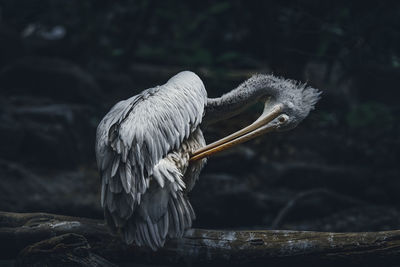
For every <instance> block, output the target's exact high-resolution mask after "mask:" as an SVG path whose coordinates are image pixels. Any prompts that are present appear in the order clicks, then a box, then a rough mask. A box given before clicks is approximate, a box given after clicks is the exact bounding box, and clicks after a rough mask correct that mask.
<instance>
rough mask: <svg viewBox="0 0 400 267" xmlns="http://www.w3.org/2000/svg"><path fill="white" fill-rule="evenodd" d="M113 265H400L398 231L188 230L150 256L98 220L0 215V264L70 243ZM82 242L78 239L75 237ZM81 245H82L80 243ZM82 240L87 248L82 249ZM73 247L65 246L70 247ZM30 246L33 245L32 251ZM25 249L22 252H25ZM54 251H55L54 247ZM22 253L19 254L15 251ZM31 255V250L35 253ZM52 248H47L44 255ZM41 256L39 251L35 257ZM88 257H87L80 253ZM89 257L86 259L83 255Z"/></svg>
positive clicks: (69, 244) (41, 214)
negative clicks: (123, 241) (38, 250)
mask: <svg viewBox="0 0 400 267" xmlns="http://www.w3.org/2000/svg"><path fill="white" fill-rule="evenodd" d="M66 234H75V235H77V236H73V239H74V240H75V239H76V240H81V241H79V242H75V241H74V242H75V243H77V244H78V246H79V247H82V246H84V247H85V250H88V253H93V255H94V257H95V258H96V257H97V255H99V256H100V257H104V258H105V259H107V260H109V261H111V262H113V263H117V264H120V263H128V262H135V263H151V264H162V265H174V264H182V263H184V264H192V265H203V264H205V263H208V264H215V265H220V264H223V263H227V262H229V263H230V265H242V264H243V265H244V264H255V265H258V264H260V265H264V264H271V263H273V264H274V265H286V264H291V263H300V262H301V263H302V264H303V263H304V264H305V263H307V264H309V265H320V264H322V263H323V264H328V265H331V264H332V265H337V264H338V263H346V264H347V263H352V264H354V263H357V264H365V263H368V265H377V266H379V265H382V264H385V266H390V265H393V266H394V265H396V264H398V262H400V230H393V231H384V232H361V233H329V232H307V231H272V230H258V231H220V230H204V229H191V230H189V231H187V233H186V234H185V236H184V238H182V239H180V240H169V241H168V242H167V243H166V245H165V247H164V248H163V249H160V250H158V251H152V250H149V249H146V248H141V247H136V246H126V245H125V244H123V243H122V242H121V240H120V239H119V238H118V237H117V236H114V235H112V234H111V233H110V232H109V231H108V229H107V227H106V226H105V225H104V223H103V221H99V220H92V219H87V218H77V217H68V216H62V215H54V214H46V213H10V212H0V247H1V249H0V259H1V260H7V259H13V258H16V257H17V256H18V255H19V254H20V253H21V254H20V256H21V255H22V256H23V255H24V254H26V253H27V251H29V250H32V247H33V248H35V247H36V248H37V247H39V248H43V247H46V246H44V245H43V243H39V245H37V244H36V245H34V244H35V243H37V242H41V241H44V240H47V239H52V238H53V239H52V240H50V241H45V242H49V244H55V243H57V244H59V243H60V242H61V243H63V240H67V241H68V240H71V236H68V235H67V236H64V237H62V238H58V239H55V240H54V238H55V237H58V236H62V235H66ZM79 236H81V237H83V238H84V239H80V238H81V237H79ZM82 240H83V241H82ZM84 240H87V242H88V246H87V245H82V244H84ZM74 242H69V241H68V242H67V245H66V247H67V246H71V244H73V243H74ZM32 245H33V246H32ZM29 246H30V247H31V249H25V250H24V248H26V247H29ZM57 247H59V246H57ZM21 251H22V252H21ZM35 251H36V250H35ZM52 252H54V249H49V253H52ZM41 253H42V252H41ZM85 255H88V254H85ZM89 256H90V255H89Z"/></svg>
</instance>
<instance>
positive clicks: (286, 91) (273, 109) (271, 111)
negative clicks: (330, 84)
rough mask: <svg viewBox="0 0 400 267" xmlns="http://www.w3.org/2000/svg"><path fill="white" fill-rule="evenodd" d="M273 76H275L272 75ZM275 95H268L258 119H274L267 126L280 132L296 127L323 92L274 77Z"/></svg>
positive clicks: (272, 84)
mask: <svg viewBox="0 0 400 267" xmlns="http://www.w3.org/2000/svg"><path fill="white" fill-rule="evenodd" d="M272 77H273V76H272ZM273 80H274V82H272V83H271V84H270V85H269V86H272V87H274V92H275V93H274V95H271V96H267V98H266V100H265V106H264V111H263V113H262V115H261V116H260V118H259V119H258V120H262V119H265V118H268V120H270V119H272V120H271V121H270V122H268V123H267V124H266V125H265V126H266V127H269V128H271V130H272V129H273V130H275V131H278V132H282V131H287V130H291V129H293V128H295V127H296V126H297V125H298V124H299V123H300V122H301V121H303V120H304V119H305V118H306V117H307V115H308V114H309V113H310V111H311V110H313V109H314V106H315V104H316V103H317V102H318V100H319V98H320V95H321V92H320V91H318V90H317V89H314V88H312V87H309V86H306V84H302V83H298V82H295V81H292V80H285V79H281V78H276V77H273Z"/></svg>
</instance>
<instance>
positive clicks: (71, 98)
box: [0, 56, 103, 105]
mask: <svg viewBox="0 0 400 267" xmlns="http://www.w3.org/2000/svg"><path fill="white" fill-rule="evenodd" d="M0 87H1V88H2V94H3V95H14V96H15V95H19V96H21V95H22V96H34V97H48V98H51V99H53V100H55V101H56V102H58V103H60V102H61V103H90V104H92V105H101V103H102V99H103V98H102V96H101V92H100V91H99V90H100V89H99V86H98V85H97V83H96V81H95V80H94V79H93V77H92V76H91V75H90V74H89V73H87V72H86V71H84V70H83V69H81V68H80V67H79V66H77V65H75V64H74V63H72V62H69V61H66V60H63V59H57V58H46V57H33V56H32V57H24V58H20V59H18V60H16V61H14V62H13V63H11V64H9V65H7V66H6V67H4V68H3V69H2V70H1V71H0Z"/></svg>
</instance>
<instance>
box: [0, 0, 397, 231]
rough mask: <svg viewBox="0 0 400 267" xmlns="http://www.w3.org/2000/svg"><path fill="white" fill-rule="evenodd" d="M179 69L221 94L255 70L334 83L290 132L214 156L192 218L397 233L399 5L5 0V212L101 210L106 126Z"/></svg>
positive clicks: (1, 37) (235, 123)
mask: <svg viewBox="0 0 400 267" xmlns="http://www.w3.org/2000/svg"><path fill="white" fill-rule="evenodd" d="M181 70H192V71H194V72H196V73H197V74H198V75H199V76H200V77H201V78H202V79H203V81H204V83H205V86H206V89H207V91H208V94H209V96H218V95H221V94H222V93H224V92H227V91H229V90H231V89H232V88H234V87H235V86H237V85H238V84H239V83H240V82H242V81H244V80H245V79H246V78H248V77H249V76H250V75H251V74H252V73H256V72H262V73H274V74H277V75H281V76H284V77H286V78H292V79H297V80H301V81H307V82H308V83H309V84H310V85H312V86H313V87H316V88H319V89H321V90H322V91H323V98H322V100H321V101H320V102H319V103H318V105H317V107H316V110H315V111H313V112H312V113H311V114H310V116H309V117H308V118H307V119H306V120H305V121H304V122H303V123H302V124H301V125H299V127H297V128H296V129H294V130H293V131H291V132H288V133H281V134H271V135H268V136H263V137H261V138H258V139H257V140H253V141H251V142H248V143H246V144H243V145H241V146H240V147H237V148H235V149H232V150H230V151H228V152H226V153H224V154H222V155H220V156H215V157H213V158H210V159H209V163H208V165H207V166H206V167H205V169H204V170H203V172H202V175H201V178H200V181H199V182H198V183H197V185H196V187H195V189H194V191H193V192H192V193H191V195H190V198H191V200H192V203H193V205H194V208H195V210H196V213H197V215H198V219H197V220H196V222H195V225H194V226H195V227H201V228H220V229H232V228H234V229H239V228H240V229H244V228H246V229H254V228H263V229H301V230H318V231H345V232H348V231H377V230H387V229H399V228H400V210H399V204H400V193H399V191H400V176H399V174H400V169H399V166H398V164H399V154H400V152H399V151H400V150H399V148H400V126H399V121H400V119H399V118H400V116H399V115H400V104H399V98H398V95H399V84H400V6H399V4H398V2H397V1H374V2H372V1H371V2H368V1H362V2H361V1H306V0H304V1H239V0H233V1H149V0H146V1H145V0H139V1H103V0H96V1H64V0H40V1H36V0H35V1H34V0H19V1H11V0H10V1H4V0H2V1H0V179H1V180H0V210H3V211H18V212H34V211H44V212H52V213H58V214H67V215H74V216H86V217H94V218H102V211H101V207H100V203H99V202H100V201H99V199H100V196H99V189H100V178H99V177H98V173H97V170H96V164H95V158H94V138H95V129H96V126H97V124H98V123H99V121H100V120H101V118H102V117H103V116H104V115H105V113H106V112H107V111H108V110H109V109H110V107H111V106H112V105H113V104H115V103H116V102H117V101H119V100H122V99H125V98H128V97H130V96H132V95H135V94H137V93H138V92H140V91H141V90H143V89H146V88H148V87H151V86H155V85H158V84H162V83H164V82H165V81H166V80H167V79H168V78H169V77H171V76H172V75H174V74H176V73H177V72H179V71H181ZM259 111H260V109H259V107H254V108H253V109H251V110H249V111H247V112H246V113H245V114H242V115H241V116H239V117H237V118H234V119H231V120H229V121H223V122H220V123H219V124H218V125H215V126H213V127H212V128H209V129H204V130H205V136H206V140H207V142H210V141H213V140H216V139H217V138H219V137H222V136H224V135H226V134H228V133H231V132H233V131H235V130H237V129H239V128H240V127H242V126H244V125H247V124H249V123H250V122H251V121H252V120H253V119H255V118H256V117H257V115H258V114H259V113H258V112H259Z"/></svg>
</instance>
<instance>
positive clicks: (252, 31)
mask: <svg viewBox="0 0 400 267" xmlns="http://www.w3.org/2000/svg"><path fill="white" fill-rule="evenodd" d="M399 6H400V5H399V2H398V1H381V2H379V1H374V2H372V1H364V2H360V1H351V2H349V1H244V0H232V1H177V0H170V1H154V0H134V1H133V0H132V1H129V0H124V1H105V0H85V1H64V0H16V1H7V0H2V1H1V2H0V7H1V10H2V12H1V13H2V16H1V20H2V23H5V24H6V25H9V26H11V27H13V28H16V29H18V30H19V31H21V32H22V31H23V30H24V29H25V28H26V27H27V26H28V25H30V24H40V25H41V26H43V27H48V28H50V27H54V26H56V25H62V26H64V27H65V28H66V30H67V35H66V40H65V41H67V43H66V44H67V45H69V46H70V47H73V48H74V50H73V51H74V52H73V53H70V54H68V55H64V56H68V57H69V58H71V57H74V56H75V60H79V61H82V60H90V59H91V58H94V57H105V58H107V59H109V60H114V61H115V62H117V63H118V64H122V65H124V64H129V63H130V62H133V61H143V60H145V61H146V62H149V60H150V61H152V62H154V63H158V64H165V65H167V64H179V65H190V66H220V67H257V66H259V65H270V66H271V67H273V68H274V69H275V70H277V71H278V72H279V70H280V69H281V68H283V66H284V65H290V66H293V67H292V68H293V69H295V68H299V67H301V66H303V65H304V64H305V63H306V62H307V61H309V60H310V59H314V60H324V61H326V62H332V61H339V62H341V63H342V65H343V67H345V68H348V69H352V68H353V67H354V66H359V65H360V64H383V65H386V66H391V67H394V68H397V67H398V66H399V60H398V59H399V55H400V41H399V39H400V38H399V36H400V31H399V24H400V20H399V19H398V18H399V17H400V8H399ZM59 53H63V51H59ZM61 56H63V55H61ZM115 58H118V59H115Z"/></svg>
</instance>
